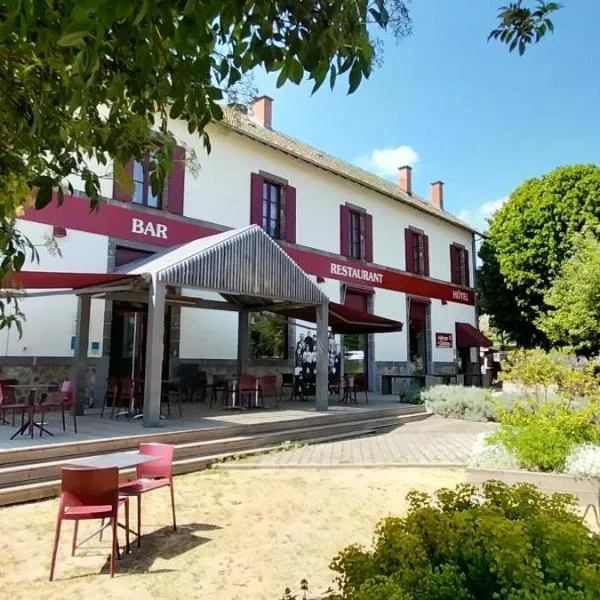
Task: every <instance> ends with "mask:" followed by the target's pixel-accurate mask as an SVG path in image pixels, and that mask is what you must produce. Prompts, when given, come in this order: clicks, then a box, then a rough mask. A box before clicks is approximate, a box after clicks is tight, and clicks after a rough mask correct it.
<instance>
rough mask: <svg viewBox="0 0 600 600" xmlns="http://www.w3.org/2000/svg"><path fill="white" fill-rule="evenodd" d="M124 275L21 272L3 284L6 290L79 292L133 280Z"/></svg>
mask: <svg viewBox="0 0 600 600" xmlns="http://www.w3.org/2000/svg"><path fill="white" fill-rule="evenodd" d="M131 278H132V276H131V275H127V274H123V273H53V272H49V271H20V272H18V273H11V274H10V275H9V276H8V277H7V278H6V279H5V281H4V282H3V283H2V288H4V289H16V288H20V289H26V290H44V289H45V290H69V289H70V290H77V289H81V288H86V287H92V286H98V285H106V284H107V283H114V282H115V281H121V280H122V279H131Z"/></svg>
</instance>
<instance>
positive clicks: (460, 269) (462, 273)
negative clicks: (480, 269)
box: [450, 244, 470, 286]
mask: <svg viewBox="0 0 600 600" xmlns="http://www.w3.org/2000/svg"><path fill="white" fill-rule="evenodd" d="M450 280H451V281H452V283H456V284H458V285H466V286H468V285H470V282H469V252H468V250H467V249H466V248H465V247H464V246H461V245H459V244H452V245H451V246H450Z"/></svg>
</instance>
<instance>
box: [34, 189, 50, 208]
mask: <svg viewBox="0 0 600 600" xmlns="http://www.w3.org/2000/svg"><path fill="white" fill-rule="evenodd" d="M50 202H52V186H45V187H40V188H39V189H38V191H37V194H36V197H35V207H36V208H37V209H38V210H39V209H41V208H44V206H47V205H48V204H50Z"/></svg>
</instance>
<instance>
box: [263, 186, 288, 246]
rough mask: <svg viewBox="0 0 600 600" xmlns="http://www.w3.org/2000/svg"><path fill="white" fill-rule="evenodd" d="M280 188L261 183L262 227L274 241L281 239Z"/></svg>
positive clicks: (282, 228)
mask: <svg viewBox="0 0 600 600" xmlns="http://www.w3.org/2000/svg"><path fill="white" fill-rule="evenodd" d="M281 195H282V194H281V186H280V185H278V184H276V183H272V182H270V181H263V193H262V227H263V229H264V230H265V231H266V232H267V233H268V234H269V235H270V236H271V237H272V238H275V239H276V240H279V239H281V238H282V235H281V232H282V231H284V229H285V228H284V227H282V220H283V219H282V216H283V215H282V213H283V210H282V202H281Z"/></svg>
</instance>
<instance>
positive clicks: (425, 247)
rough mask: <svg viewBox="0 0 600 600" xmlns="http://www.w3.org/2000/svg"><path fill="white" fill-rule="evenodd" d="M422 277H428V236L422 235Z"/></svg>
mask: <svg viewBox="0 0 600 600" xmlns="http://www.w3.org/2000/svg"><path fill="white" fill-rule="evenodd" d="M423 275H425V277H429V236H428V235H423Z"/></svg>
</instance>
